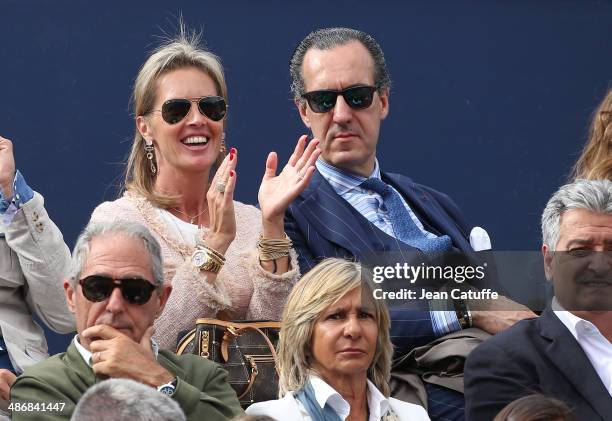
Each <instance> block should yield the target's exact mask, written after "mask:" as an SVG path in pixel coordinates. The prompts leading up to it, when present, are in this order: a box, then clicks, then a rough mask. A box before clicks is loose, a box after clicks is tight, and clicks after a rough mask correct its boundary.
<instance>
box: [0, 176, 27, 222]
mask: <svg viewBox="0 0 612 421" xmlns="http://www.w3.org/2000/svg"><path fill="white" fill-rule="evenodd" d="M33 197H34V191H32V189H31V188H30V186H28V184H27V183H26V181H25V178H24V177H23V175H21V173H20V172H19V170H17V171H16V172H15V180H14V181H13V197H5V196H4V195H3V194H2V191H0V215H3V216H4V218H3V220H4V223H5V224H6V225H8V224H9V223H10V221H12V219H13V217H14V216H15V213H17V211H18V210H19V208H20V207H21V206H23V205H24V204H26V203H27V202H29V201H30V200H32V198H33ZM7 220H8V222H7Z"/></svg>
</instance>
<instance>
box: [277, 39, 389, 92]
mask: <svg viewBox="0 0 612 421" xmlns="http://www.w3.org/2000/svg"><path fill="white" fill-rule="evenodd" d="M352 41H357V42H360V43H361V44H362V45H363V46H364V47H365V48H366V49H367V50H368V52H369V53H370V56H371V57H372V59H373V60H374V84H375V86H376V88H377V89H378V93H383V92H385V91H387V90H388V89H390V88H391V77H390V76H389V72H388V71H387V64H386V63H385V55H384V54H383V52H382V49H381V48H380V45H378V43H377V42H376V40H375V39H374V38H372V36H371V35H369V34H366V33H365V32H363V31H359V30H357V29H351V28H324V29H317V30H316V31H313V32H311V33H310V34H308V36H306V38H304V39H303V40H302V42H300V43H299V44H298V46H297V47H296V49H295V51H294V52H293V56H292V57H291V61H290V62H289V71H290V73H291V92H293V98H294V99H295V100H296V101H300V102H303V101H304V99H303V98H302V95H303V94H304V93H305V90H306V87H305V83H304V77H303V75H302V65H303V64H304V56H305V55H306V53H307V52H308V50H310V49H311V48H316V49H317V50H331V49H332V48H335V47H340V46H342V45H345V44H348V43H349V42H352Z"/></svg>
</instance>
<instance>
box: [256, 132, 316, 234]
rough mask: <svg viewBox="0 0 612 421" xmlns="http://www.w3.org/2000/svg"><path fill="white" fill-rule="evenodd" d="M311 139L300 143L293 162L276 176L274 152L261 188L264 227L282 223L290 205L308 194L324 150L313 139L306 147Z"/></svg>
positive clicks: (267, 162) (301, 139)
mask: <svg viewBox="0 0 612 421" xmlns="http://www.w3.org/2000/svg"><path fill="white" fill-rule="evenodd" d="M307 139H308V136H306V135H303V136H301V137H300V139H299V140H298V142H297V145H296V146H295V150H294V151H293V154H292V155H291V157H289V162H287V165H285V167H284V168H283V169H282V171H281V172H280V174H278V175H276V169H277V166H278V157H277V155H276V152H270V154H269V155H268V159H267V160H266V171H265V173H264V176H263V179H262V180H261V186H260V187H259V195H258V199H259V206H260V207H261V213H262V218H263V222H264V228H265V227H266V224H267V223H274V222H277V221H280V223H281V224H282V220H283V218H284V215H285V211H286V210H287V208H288V207H289V204H290V203H291V202H292V201H293V200H294V199H295V198H296V197H297V196H298V195H299V194H300V193H301V192H303V191H304V189H305V188H306V186H308V183H309V182H310V179H311V178H312V174H313V173H314V171H315V166H314V164H315V162H316V161H317V158H318V157H319V155H320V153H321V151H320V150H319V149H317V145H318V144H319V141H318V140H317V139H313V140H311V141H310V143H309V144H308V146H306V141H307Z"/></svg>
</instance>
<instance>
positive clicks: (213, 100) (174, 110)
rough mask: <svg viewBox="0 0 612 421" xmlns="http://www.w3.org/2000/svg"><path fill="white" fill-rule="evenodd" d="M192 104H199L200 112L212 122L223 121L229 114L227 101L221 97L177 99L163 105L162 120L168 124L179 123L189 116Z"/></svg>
mask: <svg viewBox="0 0 612 421" xmlns="http://www.w3.org/2000/svg"><path fill="white" fill-rule="evenodd" d="M192 102H197V104H198V109H199V110H200V112H201V113H202V114H203V115H205V116H206V117H208V118H210V119H211V120H212V121H219V120H221V119H223V117H225V114H226V113H227V104H226V103H225V99H224V98H223V97H220V96H203V97H201V98H175V99H169V100H168V101H166V102H164V104H163V105H162V108H161V115H162V118H163V119H164V121H165V122H166V123H168V124H176V123H178V122H179V121H181V120H182V119H184V118H185V117H186V116H187V114H189V110H191V103H192Z"/></svg>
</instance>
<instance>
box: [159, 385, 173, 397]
mask: <svg viewBox="0 0 612 421" xmlns="http://www.w3.org/2000/svg"><path fill="white" fill-rule="evenodd" d="M158 390H159V393H163V394H164V395H168V396H172V395H174V386H172V385H169V384H167V385H164V386H162V387H160V388H159V389H158Z"/></svg>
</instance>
